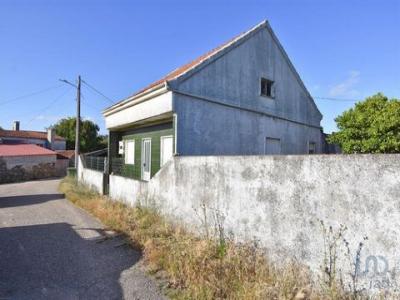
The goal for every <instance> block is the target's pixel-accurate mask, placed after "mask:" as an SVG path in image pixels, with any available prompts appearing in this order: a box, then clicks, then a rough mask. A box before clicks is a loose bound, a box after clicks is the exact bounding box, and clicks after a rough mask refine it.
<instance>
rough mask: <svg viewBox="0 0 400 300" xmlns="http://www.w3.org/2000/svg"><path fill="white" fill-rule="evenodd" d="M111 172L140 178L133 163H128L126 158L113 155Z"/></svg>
mask: <svg viewBox="0 0 400 300" xmlns="http://www.w3.org/2000/svg"><path fill="white" fill-rule="evenodd" d="M110 167H111V170H110V173H112V174H115V175H120V176H123V177H129V178H135V179H136V178H138V175H137V174H136V173H137V172H136V168H135V167H134V166H131V165H126V164H125V161H124V158H120V157H112V158H111V166H110Z"/></svg>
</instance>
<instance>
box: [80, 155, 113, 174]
mask: <svg viewBox="0 0 400 300" xmlns="http://www.w3.org/2000/svg"><path fill="white" fill-rule="evenodd" d="M83 164H84V166H85V168H88V169H92V170H96V171H100V172H105V171H106V170H105V168H106V166H107V157H99V156H83Z"/></svg>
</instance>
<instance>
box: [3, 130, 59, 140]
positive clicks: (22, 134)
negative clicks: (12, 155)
mask: <svg viewBox="0 0 400 300" xmlns="http://www.w3.org/2000/svg"><path fill="white" fill-rule="evenodd" d="M2 137H5V138H6V137H12V138H26V139H39V140H47V132H43V131H30V130H0V138H2ZM55 140H57V141H65V139H64V138H63V137H61V136H59V135H56V136H55Z"/></svg>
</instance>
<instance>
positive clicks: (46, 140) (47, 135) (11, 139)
mask: <svg viewBox="0 0 400 300" xmlns="http://www.w3.org/2000/svg"><path fill="white" fill-rule="evenodd" d="M19 127H20V123H19V121H15V122H14V124H13V130H3V129H0V140H1V142H2V144H34V145H37V146H40V147H44V148H47V149H51V150H65V149H66V141H65V139H64V138H63V137H60V136H58V135H56V134H55V131H54V130H53V129H48V130H47V132H43V131H31V130H20V128H19Z"/></svg>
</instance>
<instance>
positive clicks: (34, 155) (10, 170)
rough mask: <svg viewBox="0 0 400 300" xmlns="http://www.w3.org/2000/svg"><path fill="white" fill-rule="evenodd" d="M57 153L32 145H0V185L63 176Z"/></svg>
mask: <svg viewBox="0 0 400 300" xmlns="http://www.w3.org/2000/svg"><path fill="white" fill-rule="evenodd" d="M64 173H65V170H62V169H61V170H60V169H59V168H58V164H57V153H56V152H54V151H52V150H49V149H46V148H43V147H41V146H37V145H32V144H14V145H9V144H0V183H5V182H17V181H23V180H30V179H40V178H48V177H53V176H57V175H63V174H64ZM64 175H65V174H64Z"/></svg>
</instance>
